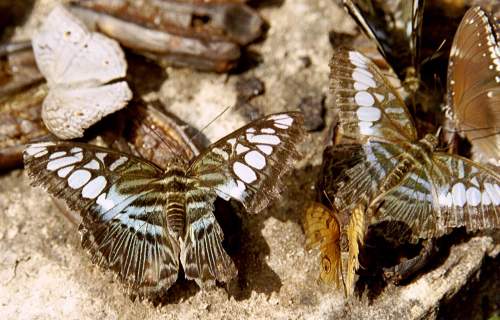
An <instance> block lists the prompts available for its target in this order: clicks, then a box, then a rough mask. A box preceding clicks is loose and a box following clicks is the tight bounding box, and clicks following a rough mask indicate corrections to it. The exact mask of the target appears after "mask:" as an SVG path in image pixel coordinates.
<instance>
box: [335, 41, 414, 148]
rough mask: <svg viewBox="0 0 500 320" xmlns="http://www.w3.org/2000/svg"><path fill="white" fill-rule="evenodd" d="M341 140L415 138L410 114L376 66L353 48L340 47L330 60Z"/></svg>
mask: <svg viewBox="0 0 500 320" xmlns="http://www.w3.org/2000/svg"><path fill="white" fill-rule="evenodd" d="M330 67H331V80H332V82H331V86H332V90H333V92H334V95H335V110H336V111H337V112H338V117H339V122H338V135H337V137H338V139H340V140H341V141H337V142H340V143H360V144H363V143H366V142H367V141H368V140H379V141H385V142H396V143H397V142H399V141H415V140H416V139H417V132H416V129H415V126H414V124H413V122H412V119H411V116H410V113H409V112H408V109H407V108H406V106H405V104H404V102H403V100H402V99H401V97H400V96H399V95H398V93H397V92H396V90H395V89H394V88H393V87H392V86H391V85H390V84H389V82H388V81H387V79H386V78H385V76H384V75H383V74H382V73H381V72H380V70H379V68H378V67H377V66H376V65H375V64H374V63H372V62H371V61H369V60H368V59H367V58H366V57H365V56H363V55H362V54H360V53H359V52H356V51H352V50H350V51H347V50H339V51H337V52H336V53H335V54H334V55H333V58H332V60H331V62H330Z"/></svg>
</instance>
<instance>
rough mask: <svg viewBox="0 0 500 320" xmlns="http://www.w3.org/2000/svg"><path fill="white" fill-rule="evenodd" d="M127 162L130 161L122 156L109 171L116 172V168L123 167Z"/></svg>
mask: <svg viewBox="0 0 500 320" xmlns="http://www.w3.org/2000/svg"><path fill="white" fill-rule="evenodd" d="M127 160H128V158H127V157H124V156H121V157H120V158H118V159H117V160H115V162H113V163H112V164H111V165H110V166H109V170H111V171H113V170H115V169H116V168H118V167H119V166H121V165H122V164H124V163H125V162H127Z"/></svg>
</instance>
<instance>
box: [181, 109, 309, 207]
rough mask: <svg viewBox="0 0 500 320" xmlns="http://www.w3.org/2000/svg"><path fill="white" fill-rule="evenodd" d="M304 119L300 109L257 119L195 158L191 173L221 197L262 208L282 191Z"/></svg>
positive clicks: (300, 137) (295, 154) (294, 155)
mask: <svg viewBox="0 0 500 320" xmlns="http://www.w3.org/2000/svg"><path fill="white" fill-rule="evenodd" d="M302 123H303V116H302V114H301V113H298V112H287V113H277V114H273V115H269V116H267V117H264V118H261V119H259V120H256V121H254V122H252V123H250V124H248V125H246V126H244V127H242V128H241V129H238V130H236V131H235V132H233V133H231V134H230V135H228V136H226V137H224V138H222V139H221V140H219V141H217V142H215V143H214V144H212V145H211V146H210V147H209V148H208V149H207V150H206V151H205V152H204V153H202V154H201V155H199V156H198V157H197V158H195V159H194V161H193V163H192V165H191V167H190V169H189V174H190V175H191V176H192V177H195V178H196V179H198V180H199V183H200V185H201V186H204V187H207V188H213V189H215V190H216V192H217V195H218V196H220V197H221V198H223V199H226V200H228V199H229V198H233V199H236V200H238V201H240V202H241V203H242V204H243V205H244V206H245V207H246V209H247V210H248V211H249V212H259V211H261V210H262V209H263V208H265V207H266V206H267V204H268V203H269V201H271V200H272V199H274V198H276V197H277V196H278V195H279V191H280V189H281V184H282V181H281V178H282V177H283V175H284V174H285V173H287V172H288V171H289V170H290V169H291V165H292V162H293V161H294V160H296V159H297V158H298V156H299V155H298V153H297V151H296V144H297V143H298V142H300V141H301V139H302V137H303V135H304V131H303V127H302Z"/></svg>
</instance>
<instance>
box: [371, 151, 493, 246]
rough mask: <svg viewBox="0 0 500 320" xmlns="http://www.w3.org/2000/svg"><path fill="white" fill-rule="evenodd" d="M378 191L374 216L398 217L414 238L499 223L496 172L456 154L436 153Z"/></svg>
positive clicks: (480, 227) (392, 218)
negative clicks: (394, 183) (426, 163)
mask: <svg viewBox="0 0 500 320" xmlns="http://www.w3.org/2000/svg"><path fill="white" fill-rule="evenodd" d="M433 160H434V161H433V164H432V166H430V167H428V166H419V167H418V168H415V169H414V170H412V171H411V172H410V173H409V174H407V175H406V177H405V178H404V179H403V180H402V181H401V183H399V184H398V185H397V186H396V187H394V188H392V189H391V190H389V191H388V192H387V193H385V194H383V195H381V196H380V198H379V200H380V202H381V205H380V208H379V209H378V212H377V214H376V218H377V219H378V220H389V221H400V222H404V223H405V224H406V226H407V227H409V228H410V229H411V231H412V237H413V238H414V240H416V239H418V238H429V237H435V236H439V235H443V234H445V233H447V232H448V231H449V230H450V229H451V228H457V227H462V226H465V227H466V228H467V230H469V231H474V230H480V229H492V228H498V227H500V176H499V175H498V174H497V173H496V172H493V171H490V170H489V169H487V168H485V167H482V166H480V165H478V164H476V163H474V162H472V161H470V160H467V159H465V158H461V157H458V156H452V155H448V154H441V153H436V154H435V155H434V157H433Z"/></svg>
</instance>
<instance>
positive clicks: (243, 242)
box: [0, 0, 499, 319]
mask: <svg viewBox="0 0 500 320" xmlns="http://www.w3.org/2000/svg"><path fill="white" fill-rule="evenodd" d="M53 3H54V1H36V2H35V3H34V6H33V9H32V12H31V15H30V16H29V17H28V19H27V21H26V22H25V25H24V26H23V27H19V28H17V29H16V30H15V33H14V34H15V38H17V39H22V38H26V37H29V35H30V33H31V32H32V30H33V28H34V27H36V26H37V25H38V24H39V23H40V21H41V17H43V16H44V15H46V14H47V12H49V10H50V7H51V6H53ZM262 3H263V4H262V5H260V7H258V10H259V12H260V13H261V14H262V16H263V17H264V18H265V19H266V21H267V22H268V23H269V30H268V31H267V34H266V38H265V39H264V40H263V41H261V42H259V43H257V44H254V45H252V46H250V48H249V51H252V52H257V53H258V54H259V55H260V56H259V58H258V59H257V60H258V61H259V63H258V64H257V65H256V66H253V67H252V68H250V69H248V71H242V72H239V73H237V74H231V75H226V74H220V75H219V74H210V73H199V72H195V71H191V70H188V69H167V70H166V72H154V73H153V72H152V73H151V78H149V79H140V81H138V82H137V83H136V89H138V90H139V92H141V94H142V95H143V97H144V98H145V99H146V100H150V101H152V100H159V101H161V102H162V103H163V105H164V106H165V108H166V109H167V110H169V111H171V112H173V113H174V114H176V115H177V116H178V117H179V118H181V119H183V120H184V121H186V122H187V123H189V124H191V125H192V126H194V127H196V128H198V129H201V128H203V127H204V126H205V125H207V124H208V123H209V122H210V121H211V120H213V119H214V118H215V117H216V116H217V115H219V114H220V113H221V111H222V110H224V109H225V108H226V107H228V106H232V105H234V104H235V102H236V99H237V92H236V89H235V84H236V82H237V81H238V80H239V79H241V78H242V77H247V78H249V77H257V78H258V79H260V80H261V81H262V82H263V83H264V86H265V91H264V93H263V94H262V95H259V96H257V97H255V98H253V99H252V100H251V104H252V105H254V106H255V107H256V108H259V109H260V110H261V111H262V112H263V113H266V114H267V113H272V112H278V111H284V110H298V108H299V105H300V103H301V101H303V99H304V98H305V97H317V98H318V99H320V97H322V96H325V97H326V100H325V106H326V107H327V108H328V107H331V97H330V96H329V94H328V86H329V83H328V73H329V68H328V61H329V58H330V56H331V54H332V47H331V45H330V42H329V31H331V30H335V31H344V32H350V33H354V32H355V28H354V23H353V21H352V20H350V18H349V17H348V16H347V15H346V14H345V13H344V12H343V10H342V9H341V8H339V7H337V6H336V5H335V4H334V3H333V1H331V0H293V1H291V0H289V1H268V2H265V1H262ZM328 119H329V118H327V122H328V121H330V120H328ZM247 121H248V119H246V118H245V117H244V116H243V115H242V113H241V112H239V111H238V110H234V109H229V110H228V111H227V112H225V113H224V114H223V115H222V116H221V117H220V118H219V119H218V120H217V121H215V122H214V123H213V124H212V125H211V126H209V127H208V128H207V129H206V130H204V133H205V134H206V136H207V137H208V139H210V140H211V141H214V140H215V139H217V138H220V137H222V136H223V135H225V134H227V133H229V132H230V131H232V130H234V129H236V128H238V127H240V126H241V125H243V124H245V123H246V122H247ZM325 133H326V130H323V131H322V132H315V133H311V134H310V135H309V136H308V137H307V140H306V141H305V142H304V143H303V144H302V145H301V146H300V149H301V151H302V152H303V153H304V155H305V158H304V160H303V161H301V162H300V163H298V164H297V166H296V169H295V170H294V171H293V173H292V175H291V177H290V179H288V180H287V181H288V189H287V190H286V192H284V193H283V197H282V198H281V199H280V200H278V201H275V202H274V203H273V204H272V205H271V206H270V207H269V208H268V209H266V210H265V211H264V212H262V214H259V215H258V216H249V215H247V214H245V213H241V215H240V217H239V218H238V217H237V216H236V215H235V216H233V217H232V218H230V219H226V220H228V221H229V223H227V226H226V227H225V228H224V229H225V232H226V238H227V239H230V240H231V239H233V240H232V241H229V248H228V251H229V253H230V254H231V256H232V257H233V259H234V260H235V263H236V265H237V268H238V270H239V276H238V279H236V280H235V281H233V282H231V283H230V284H229V285H227V286H218V287H217V288H215V289H214V290H210V291H201V290H200V289H199V288H198V287H197V286H196V284H195V283H194V282H190V281H186V280H183V279H182V276H180V277H179V280H178V282H177V283H176V284H175V285H174V286H173V287H172V288H171V289H170V290H169V291H168V293H167V295H166V296H165V298H164V299H163V300H162V301H161V303H159V304H158V303H155V304H153V303H151V302H146V301H139V300H135V301H133V300H132V299H131V298H130V297H129V296H127V295H126V294H124V293H123V290H122V286H121V285H120V283H118V282H117V281H116V280H115V279H114V277H113V276H112V274H110V273H106V272H102V270H100V269H98V268H97V267H95V266H93V265H92V263H91V262H90V259H89V258H88V256H87V255H86V254H85V252H84V251H83V250H82V249H81V247H80V243H79V242H80V241H79V234H78V232H77V227H76V226H75V225H73V224H72V223H71V222H69V221H68V220H67V219H66V218H65V217H64V216H63V215H61V214H60V210H59V209H58V207H57V206H56V205H55V204H54V202H53V201H52V200H51V198H50V197H49V196H48V194H47V193H45V192H44V191H42V190H40V189H33V188H31V187H30V186H29V181H28V178H27V176H26V175H25V174H24V172H23V171H21V170H18V171H13V172H9V173H5V174H3V175H2V176H0V252H1V254H0V314H1V315H2V317H1V318H2V319H138V318H139V319H206V318H209V317H210V318H211V319H329V318H332V319H335V318H340V317H342V318H352V319H360V318H371V319H394V318H398V319H419V318H435V317H437V316H438V310H439V307H440V305H441V303H446V302H447V301H451V300H450V299H452V298H453V297H454V295H455V293H457V292H463V291H462V289H463V288H464V287H466V286H467V285H468V284H469V283H470V282H471V281H474V279H476V278H478V276H479V275H480V274H481V270H482V265H483V261H484V260H485V259H489V261H490V262H491V261H493V262H495V261H496V263H497V264H498V259H496V260H492V259H491V258H485V257H487V256H488V255H490V256H492V257H495V256H496V254H497V253H498V251H499V249H498V246H495V244H494V242H493V240H492V239H491V238H490V237H472V238H468V240H465V241H462V242H460V243H459V244H457V245H455V246H451V249H450V250H449V253H448V254H447V255H446V256H444V258H443V260H442V261H441V262H440V263H439V264H437V265H436V266H434V267H433V268H431V269H430V270H429V272H428V273H426V274H424V275H421V276H420V277H418V278H417V279H416V280H415V281H414V282H411V283H410V284H408V285H406V286H399V287H396V286H394V285H388V286H386V287H385V289H384V290H383V291H382V292H381V293H380V294H377V295H376V296H375V297H368V294H367V293H366V292H364V293H361V294H359V295H357V296H355V297H353V298H351V299H349V301H346V300H345V298H344V297H343V295H342V294H341V292H337V291H336V290H334V289H333V288H331V287H329V286H326V285H324V284H322V283H320V282H318V280H317V279H318V275H319V270H318V268H319V266H318V263H317V262H318V261H317V252H315V251H307V250H306V249H305V246H304V243H305V238H304V233H303V230H302V217H303V208H304V206H305V204H306V203H307V201H309V200H311V199H313V198H314V194H315V190H314V182H315V178H316V175H317V173H318V170H319V169H318V165H319V164H320V162H321V152H322V149H323V146H324V136H325ZM240 211H241V210H240ZM483 278H484V277H483ZM451 309H453V308H451Z"/></svg>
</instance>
